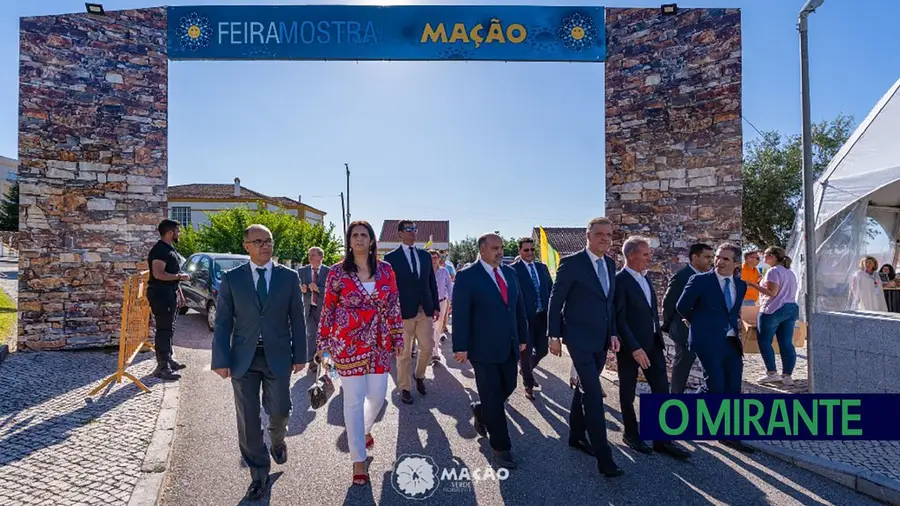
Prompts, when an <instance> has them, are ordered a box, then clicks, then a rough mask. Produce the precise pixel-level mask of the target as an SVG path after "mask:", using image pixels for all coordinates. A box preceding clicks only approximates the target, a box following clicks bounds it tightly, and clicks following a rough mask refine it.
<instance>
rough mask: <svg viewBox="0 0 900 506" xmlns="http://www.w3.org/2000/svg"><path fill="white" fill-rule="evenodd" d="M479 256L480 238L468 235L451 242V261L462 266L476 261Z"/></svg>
mask: <svg viewBox="0 0 900 506" xmlns="http://www.w3.org/2000/svg"><path fill="white" fill-rule="evenodd" d="M477 258H478V240H477V239H475V238H474V237H466V238H465V239H463V240H461V241H456V242H454V243H451V244H450V261H451V262H453V263H454V264H456V265H459V266H462V265H465V264H468V263H472V262H474V261H475V260H476V259H477Z"/></svg>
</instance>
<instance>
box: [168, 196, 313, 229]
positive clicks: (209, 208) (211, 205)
mask: <svg viewBox="0 0 900 506" xmlns="http://www.w3.org/2000/svg"><path fill="white" fill-rule="evenodd" d="M240 206H244V207H247V208H249V209H256V203H255V202H183V201H178V200H170V201H169V218H173V217H174V216H173V212H172V208H174V207H190V208H191V224H192V225H194V226H200V225H206V224H209V219H208V218H207V216H206V213H208V212H210V213H215V212H217V211H222V210H225V209H234V208H237V207H240ZM268 208H269V210H270V211H277V210H278V209H279V208H278V206H275V205H272V204H269V205H268ZM283 211H284V212H285V213H287V214H289V215H291V216H297V213H298V211H297V210H296V209H284V210H283ZM175 218H176V219H178V217H175ZM306 221H307V222H309V223H311V224H313V225H317V224H320V223H322V222H323V221H324V216H322V215H321V214H319V213H315V212H311V211H307V212H306Z"/></svg>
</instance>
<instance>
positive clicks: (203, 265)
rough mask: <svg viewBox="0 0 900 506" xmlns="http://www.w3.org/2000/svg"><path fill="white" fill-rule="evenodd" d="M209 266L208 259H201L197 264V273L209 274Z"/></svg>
mask: <svg viewBox="0 0 900 506" xmlns="http://www.w3.org/2000/svg"><path fill="white" fill-rule="evenodd" d="M210 266H211V264H210V261H209V257H202V258H200V262H198V263H197V272H209V268H210Z"/></svg>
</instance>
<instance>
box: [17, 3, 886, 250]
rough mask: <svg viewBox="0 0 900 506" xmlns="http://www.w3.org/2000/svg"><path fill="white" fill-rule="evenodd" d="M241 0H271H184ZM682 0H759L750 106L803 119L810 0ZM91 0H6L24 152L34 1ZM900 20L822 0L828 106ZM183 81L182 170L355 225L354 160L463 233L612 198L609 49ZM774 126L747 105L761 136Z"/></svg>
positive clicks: (316, 67)
mask: <svg viewBox="0 0 900 506" xmlns="http://www.w3.org/2000/svg"><path fill="white" fill-rule="evenodd" d="M102 3H103V4H104V5H105V7H106V8H107V9H124V8H136V7H149V6H155V5H159V4H157V3H154V2H151V1H147V0H116V1H113V0H107V1H105V2H102ZM232 3H233V4H252V3H255V2H253V1H252V0H239V1H236V2H232V1H227V0H218V1H211V2H208V1H203V0H195V1H190V2H178V1H172V2H170V4H171V5H181V4H186V5H197V4H232ZM260 3H265V4H267V5H271V4H288V3H296V2H286V1H278V0H268V1H266V2H260ZM324 3H338V2H324ZM340 3H348V2H340ZM349 3H356V2H349ZM368 3H371V4H380V5H383V4H384V2H374V1H373V2H368ZM388 3H389V2H388ZM401 3H404V4H405V3H415V4H432V3H435V4H440V3H449V2H401ZM471 3H480V2H471ZM487 3H490V4H514V3H517V2H502V1H496V2H487ZM518 3H521V2H518ZM571 3H572V2H564V3H560V4H561V5H564V4H571ZM660 3H662V2H660V1H656V2H647V1H642V0H626V1H612V0H610V1H607V2H601V3H597V4H591V5H603V6H606V7H658V6H659V5H660ZM555 4H556V2H548V3H547V5H555ZM679 4H680V6H681V7H737V8H741V9H742V23H743V26H742V34H743V79H744V95H743V113H744V116H745V118H746V119H748V120H749V121H750V122H752V123H753V124H754V125H755V126H756V127H757V128H759V129H760V130H763V131H765V130H779V131H781V132H784V133H796V132H799V130H800V102H799V90H800V84H799V80H800V78H799V45H798V39H797V32H796V19H797V11H798V10H799V9H800V7H801V5H802V2H800V1H793V0H791V1H787V0H750V1H739V0H727V1H719V0H707V1H706V2H703V3H699V2H690V3H681V2H679ZM83 9H84V2H82V1H73V0H12V1H6V2H2V3H0V76H3V78H2V79H0V154H2V155H5V156H11V157H16V156H17V142H18V141H17V107H18V103H17V93H18V82H17V75H18V45H19V44H18V18H19V17H21V16H33V15H45V14H58V13H65V12H77V11H82V10H83ZM897 19H900V2H898V1H891V0H865V1H862V0H860V1H849V0H826V2H825V5H824V6H823V7H822V8H820V9H819V11H818V12H816V13H815V14H814V15H813V16H812V17H811V19H810V51H811V59H810V68H811V82H812V115H813V119H814V120H820V119H826V118H832V117H834V116H835V115H836V114H838V113H839V112H844V113H847V114H852V115H854V116H855V117H856V120H857V121H860V120H862V119H863V118H864V117H865V115H866V114H867V113H868V111H869V110H870V109H871V108H872V106H874V105H875V103H876V102H877V100H878V99H879V98H880V97H881V96H882V95H883V94H884V93H885V92H886V91H887V89H888V88H889V87H890V85H891V84H892V83H893V82H894V81H895V80H896V79H897V78H898V77H900V72H898V70H900V55H898V53H897V48H898V47H900V30H897V29H896V20H897ZM169 83H170V90H169V125H170V126H169V184H183V183H217V182H218V183H229V182H231V180H232V179H233V178H234V177H240V178H241V181H242V183H243V185H244V186H245V187H248V188H251V189H253V190H257V191H260V192H262V193H265V194H269V195H285V196H290V197H294V198H296V197H297V196H298V195H301V194H302V195H303V200H304V202H306V203H308V204H310V205H313V206H315V207H318V208H320V209H323V210H325V211H327V212H328V217H327V218H326V219H327V220H330V221H334V222H336V223H337V224H338V225H340V221H341V220H340V212H341V208H340V200H339V198H338V196H337V195H338V193H339V192H340V191H342V190H343V189H344V163H345V162H346V163H349V164H350V167H351V171H352V178H351V194H352V201H351V204H352V209H351V212H352V215H353V216H352V217H353V218H354V219H366V220H369V221H371V222H372V223H373V224H374V225H375V226H376V228H378V227H379V226H380V224H381V221H382V220H384V219H392V218H403V217H412V218H415V219H449V220H450V221H451V235H452V238H453V239H461V238H463V237H464V236H466V235H477V234H479V233H481V232H484V231H492V230H500V232H501V233H502V234H503V235H522V234H528V233H530V229H531V227H532V226H534V225H537V224H543V225H546V226H551V225H558V226H566V225H572V226H580V225H582V224H583V223H584V222H585V221H586V220H587V219H588V218H590V217H592V216H595V215H602V214H603V212H604V195H605V189H604V127H603V125H604V103H603V102H604V90H603V65H602V64H565V63H557V64H553V63H474V62H470V63H464V62H406V63H398V62H392V63H386V62H361V63H355V62H171V63H170V66H169ZM756 135H757V134H756V132H755V131H754V130H753V129H752V128H751V127H750V126H749V125H748V124H747V123H746V122H745V123H744V140H745V141H748V140H751V139H753V138H755V137H756Z"/></svg>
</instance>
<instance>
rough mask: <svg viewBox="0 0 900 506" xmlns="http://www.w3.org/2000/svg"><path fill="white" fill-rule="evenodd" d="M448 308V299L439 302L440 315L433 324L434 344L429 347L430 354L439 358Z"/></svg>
mask: <svg viewBox="0 0 900 506" xmlns="http://www.w3.org/2000/svg"><path fill="white" fill-rule="evenodd" d="M448 309H450V299H449V298H447V299H444V301H443V302H441V317H440V319H438V321H437V322H435V324H434V346H432V347H431V356H432V357H436V358H441V334H443V333H444V321H445V320H446V319H447V310H448Z"/></svg>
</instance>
